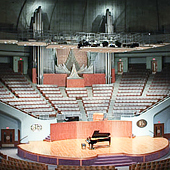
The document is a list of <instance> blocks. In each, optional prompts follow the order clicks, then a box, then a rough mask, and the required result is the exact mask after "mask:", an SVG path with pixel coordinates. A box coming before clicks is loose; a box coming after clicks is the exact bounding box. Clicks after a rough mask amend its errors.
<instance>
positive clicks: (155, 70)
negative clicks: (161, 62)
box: [152, 60, 157, 74]
mask: <svg viewBox="0 0 170 170" xmlns="http://www.w3.org/2000/svg"><path fill="white" fill-rule="evenodd" d="M156 72H157V61H155V60H154V61H152V74H155V73H156Z"/></svg>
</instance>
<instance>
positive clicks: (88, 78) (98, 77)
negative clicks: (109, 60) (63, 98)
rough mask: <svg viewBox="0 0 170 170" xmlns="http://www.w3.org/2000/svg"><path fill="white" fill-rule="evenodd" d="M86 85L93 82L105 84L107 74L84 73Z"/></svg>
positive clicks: (90, 84)
mask: <svg viewBox="0 0 170 170" xmlns="http://www.w3.org/2000/svg"><path fill="white" fill-rule="evenodd" d="M83 77H84V85H85V86H92V85H93V84H105V83H106V79H105V74H83Z"/></svg>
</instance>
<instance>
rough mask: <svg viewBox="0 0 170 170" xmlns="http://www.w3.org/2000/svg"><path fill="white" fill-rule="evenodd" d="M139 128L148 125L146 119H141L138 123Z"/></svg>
mask: <svg viewBox="0 0 170 170" xmlns="http://www.w3.org/2000/svg"><path fill="white" fill-rule="evenodd" d="M136 124H137V126H138V127H140V128H143V127H145V126H146V125H147V121H146V120H145V119H140V120H138V121H137V123H136Z"/></svg>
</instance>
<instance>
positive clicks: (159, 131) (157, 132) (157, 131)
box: [154, 123, 164, 137]
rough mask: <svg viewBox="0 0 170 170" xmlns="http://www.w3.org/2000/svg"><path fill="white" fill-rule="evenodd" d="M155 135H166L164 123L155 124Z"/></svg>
mask: <svg viewBox="0 0 170 170" xmlns="http://www.w3.org/2000/svg"><path fill="white" fill-rule="evenodd" d="M154 137H164V123H158V124H154Z"/></svg>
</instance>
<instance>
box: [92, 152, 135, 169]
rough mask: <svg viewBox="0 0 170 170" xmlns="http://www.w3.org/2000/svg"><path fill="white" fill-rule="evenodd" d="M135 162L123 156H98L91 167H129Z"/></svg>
mask: <svg viewBox="0 0 170 170" xmlns="http://www.w3.org/2000/svg"><path fill="white" fill-rule="evenodd" d="M134 163H136V162H134V161H132V160H131V159H130V157H128V156H125V155H110V156H108V155H107V156H98V158H97V159H96V160H95V161H94V162H93V164H92V166H115V167H117V166H129V165H131V164H134Z"/></svg>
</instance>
